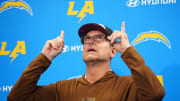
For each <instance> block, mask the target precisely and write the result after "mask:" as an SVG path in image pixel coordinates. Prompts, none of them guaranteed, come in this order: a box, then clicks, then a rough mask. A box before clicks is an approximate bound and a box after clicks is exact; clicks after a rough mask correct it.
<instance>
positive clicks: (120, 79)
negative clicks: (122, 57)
mask: <svg viewBox="0 0 180 101" xmlns="http://www.w3.org/2000/svg"><path fill="white" fill-rule="evenodd" d="M117 80H118V82H124V83H125V82H126V83H132V82H133V78H132V76H129V75H126V76H119V77H118V78H117Z"/></svg>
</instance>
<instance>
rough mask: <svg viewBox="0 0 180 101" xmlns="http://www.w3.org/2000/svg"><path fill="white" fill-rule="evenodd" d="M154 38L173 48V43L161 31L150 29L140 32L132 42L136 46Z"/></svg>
mask: <svg viewBox="0 0 180 101" xmlns="http://www.w3.org/2000/svg"><path fill="white" fill-rule="evenodd" d="M149 40H154V41H156V42H162V43H164V44H165V45H166V46H167V47H168V48H169V49H171V44H170V42H169V40H168V39H167V37H166V36H165V35H163V34H162V33H160V32H157V31H149V32H143V33H140V34H139V35H138V36H137V37H136V38H135V40H134V41H133V42H132V43H131V44H132V45H133V46H136V45H137V44H139V43H142V42H144V41H149Z"/></svg>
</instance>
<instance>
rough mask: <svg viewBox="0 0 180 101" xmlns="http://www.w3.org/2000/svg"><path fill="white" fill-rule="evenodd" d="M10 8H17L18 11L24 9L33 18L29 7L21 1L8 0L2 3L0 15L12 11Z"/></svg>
mask: <svg viewBox="0 0 180 101" xmlns="http://www.w3.org/2000/svg"><path fill="white" fill-rule="evenodd" d="M12 8H18V9H20V10H23V9H24V10H26V11H27V12H28V13H29V14H30V15H31V16H33V13H32V9H31V7H30V6H29V5H28V4H27V3H26V2H25V1H22V0H19V1H15V0H13V1H12V0H9V1H5V2H3V3H2V5H1V6H0V13H1V12H4V11H6V10H8V9H12Z"/></svg>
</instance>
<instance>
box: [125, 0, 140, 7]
mask: <svg viewBox="0 0 180 101" xmlns="http://www.w3.org/2000/svg"><path fill="white" fill-rule="evenodd" d="M139 4H140V1H139V0H128V1H127V2H126V6H128V7H136V6H139Z"/></svg>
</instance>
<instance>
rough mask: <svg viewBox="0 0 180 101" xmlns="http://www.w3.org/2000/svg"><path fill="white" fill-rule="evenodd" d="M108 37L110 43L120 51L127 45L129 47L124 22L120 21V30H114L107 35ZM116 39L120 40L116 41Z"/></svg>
mask: <svg viewBox="0 0 180 101" xmlns="http://www.w3.org/2000/svg"><path fill="white" fill-rule="evenodd" d="M108 39H109V40H111V44H113V45H114V47H115V48H116V50H117V51H118V52H120V53H123V52H124V51H125V50H126V49H127V48H128V47H130V44H129V40H128V36H127V34H126V32H125V22H123V23H122V26H121V32H120V31H114V32H113V33H112V35H111V36H108ZM117 39H120V40H119V41H116V40H117Z"/></svg>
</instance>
